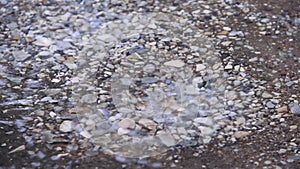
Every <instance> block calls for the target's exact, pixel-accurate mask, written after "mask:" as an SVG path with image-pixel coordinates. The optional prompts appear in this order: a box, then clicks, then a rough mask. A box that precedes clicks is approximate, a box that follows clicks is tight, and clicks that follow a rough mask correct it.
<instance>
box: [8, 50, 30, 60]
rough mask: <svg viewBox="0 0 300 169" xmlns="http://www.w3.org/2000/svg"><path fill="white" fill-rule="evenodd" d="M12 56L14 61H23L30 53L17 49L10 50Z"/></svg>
mask: <svg viewBox="0 0 300 169" xmlns="http://www.w3.org/2000/svg"><path fill="white" fill-rule="evenodd" d="M12 54H13V56H14V58H15V59H16V61H24V60H26V59H27V58H28V57H29V56H30V55H28V54H27V53H26V52H24V51H21V50H18V51H13V52H12Z"/></svg>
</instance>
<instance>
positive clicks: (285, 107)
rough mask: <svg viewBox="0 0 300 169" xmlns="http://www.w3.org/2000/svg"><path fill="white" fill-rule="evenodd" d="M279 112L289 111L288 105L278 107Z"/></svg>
mask: <svg viewBox="0 0 300 169" xmlns="http://www.w3.org/2000/svg"><path fill="white" fill-rule="evenodd" d="M276 112H277V113H285V112H288V107H287V106H282V107H279V108H277V109H276Z"/></svg>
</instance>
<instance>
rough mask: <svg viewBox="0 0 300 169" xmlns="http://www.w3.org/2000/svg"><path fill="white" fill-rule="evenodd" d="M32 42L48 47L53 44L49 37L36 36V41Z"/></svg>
mask: <svg viewBox="0 0 300 169" xmlns="http://www.w3.org/2000/svg"><path fill="white" fill-rule="evenodd" d="M33 44H34V45H36V46H44V47H48V46H50V45H52V44H53V41H52V40H51V39H49V38H45V37H38V38H36V41H34V42H33Z"/></svg>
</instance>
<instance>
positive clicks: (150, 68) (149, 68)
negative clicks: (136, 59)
mask: <svg viewBox="0 0 300 169" xmlns="http://www.w3.org/2000/svg"><path fill="white" fill-rule="evenodd" d="M155 69H156V67H155V65H153V64H147V65H146V66H145V67H143V71H144V72H147V73H153V72H154V71H155Z"/></svg>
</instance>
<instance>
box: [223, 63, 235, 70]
mask: <svg viewBox="0 0 300 169" xmlns="http://www.w3.org/2000/svg"><path fill="white" fill-rule="evenodd" d="M232 68H233V66H232V65H231V64H230V63H228V64H227V65H226V66H225V68H224V69H225V70H231V69H232Z"/></svg>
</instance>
